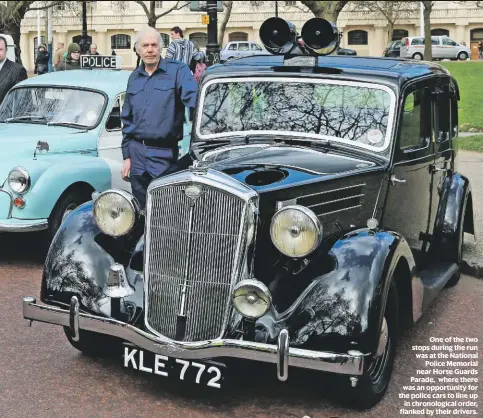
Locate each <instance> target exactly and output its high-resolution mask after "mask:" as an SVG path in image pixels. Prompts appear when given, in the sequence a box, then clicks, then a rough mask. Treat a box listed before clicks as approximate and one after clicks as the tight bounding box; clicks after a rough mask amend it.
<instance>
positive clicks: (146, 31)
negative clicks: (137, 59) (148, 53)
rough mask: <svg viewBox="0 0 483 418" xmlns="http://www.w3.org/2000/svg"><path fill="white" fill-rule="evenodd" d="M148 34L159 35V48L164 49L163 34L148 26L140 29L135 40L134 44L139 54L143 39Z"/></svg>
mask: <svg viewBox="0 0 483 418" xmlns="http://www.w3.org/2000/svg"><path fill="white" fill-rule="evenodd" d="M146 35H155V36H157V37H158V42H159V49H163V38H162V37H161V34H160V33H159V32H158V31H157V30H156V29H154V28H152V27H151V26H148V27H147V28H144V29H143V30H141V31H139V32H138V33H137V34H136V38H134V39H135V41H134V46H135V47H136V52H137V53H138V54H139V52H140V50H141V40H142V39H143V38H144V37H145V36H146Z"/></svg>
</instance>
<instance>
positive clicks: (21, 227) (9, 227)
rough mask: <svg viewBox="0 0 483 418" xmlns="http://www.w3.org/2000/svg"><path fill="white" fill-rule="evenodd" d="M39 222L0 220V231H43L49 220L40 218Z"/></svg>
mask: <svg viewBox="0 0 483 418" xmlns="http://www.w3.org/2000/svg"><path fill="white" fill-rule="evenodd" d="M40 221H41V222H37V223H32V224H25V223H23V224H17V225H15V224H11V223H2V222H0V232H36V231H43V230H44V229H47V228H48V227H49V221H48V220H47V219H41V220H40Z"/></svg>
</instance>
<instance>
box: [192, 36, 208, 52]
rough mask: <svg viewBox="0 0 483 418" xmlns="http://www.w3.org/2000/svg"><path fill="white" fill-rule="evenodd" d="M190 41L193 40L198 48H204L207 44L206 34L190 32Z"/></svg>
mask: <svg viewBox="0 0 483 418" xmlns="http://www.w3.org/2000/svg"><path fill="white" fill-rule="evenodd" d="M190 41H192V42H194V43H195V45H197V46H198V48H206V45H207V44H208V35H207V34H206V33H203V32H195V33H192V34H190Z"/></svg>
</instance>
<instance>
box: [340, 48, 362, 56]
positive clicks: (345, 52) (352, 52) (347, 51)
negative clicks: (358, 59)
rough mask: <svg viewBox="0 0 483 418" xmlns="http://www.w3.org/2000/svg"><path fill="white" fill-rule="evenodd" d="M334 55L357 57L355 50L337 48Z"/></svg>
mask: <svg viewBox="0 0 483 418" xmlns="http://www.w3.org/2000/svg"><path fill="white" fill-rule="evenodd" d="M336 54H337V55H352V56H355V55H357V51H356V50H355V49H350V48H337V51H336Z"/></svg>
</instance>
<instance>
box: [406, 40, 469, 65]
mask: <svg viewBox="0 0 483 418" xmlns="http://www.w3.org/2000/svg"><path fill="white" fill-rule="evenodd" d="M431 45H432V47H431V51H432V55H433V59H443V58H449V59H459V60H462V61H464V60H467V59H468V58H469V57H471V50H470V48H468V47H467V46H465V45H462V44H460V43H458V42H455V41H453V40H452V39H450V38H448V37H447V36H431ZM400 57H401V58H412V59H415V60H422V59H423V57H424V37H422V36H412V37H407V38H402V39H401V52H400Z"/></svg>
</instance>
